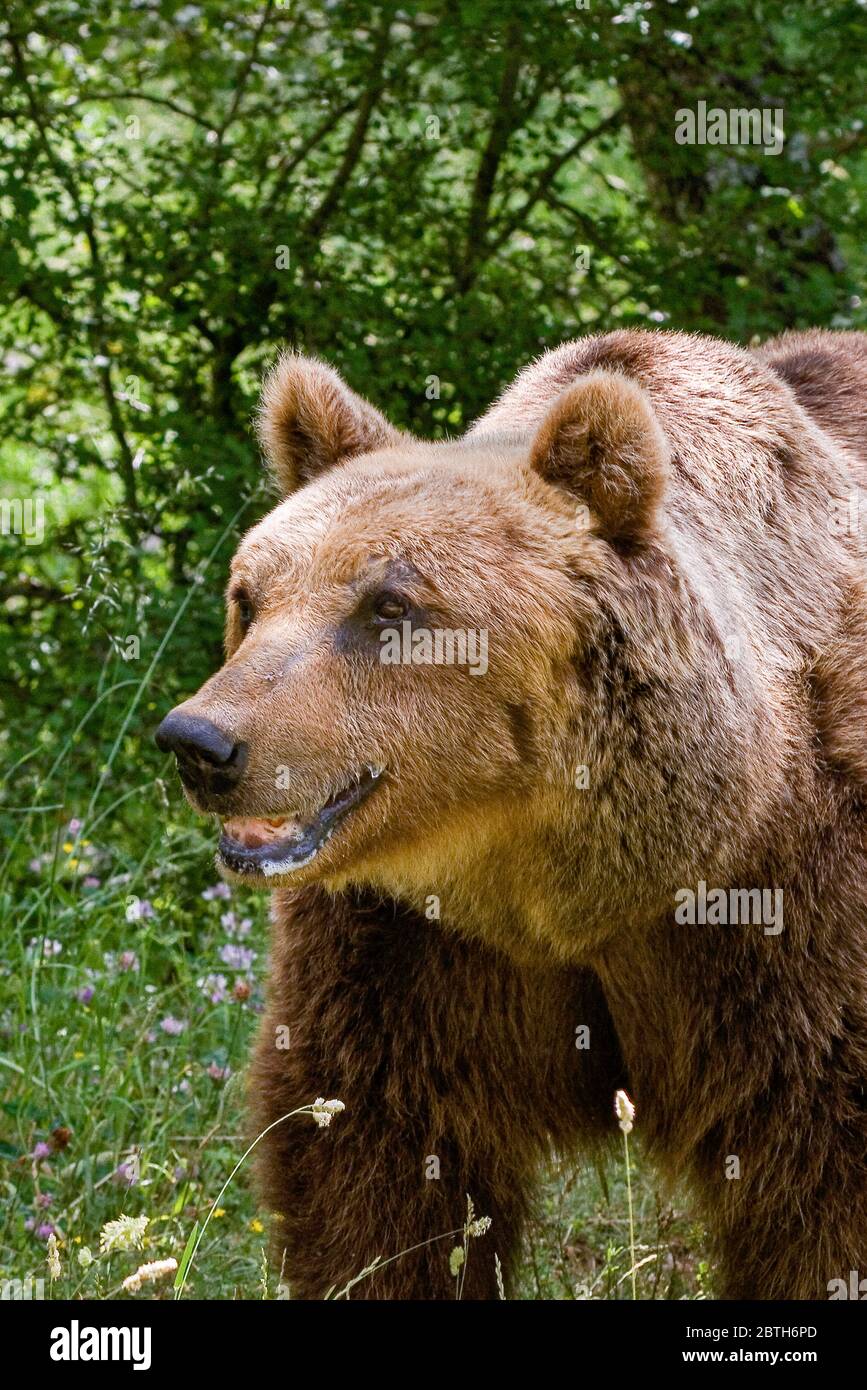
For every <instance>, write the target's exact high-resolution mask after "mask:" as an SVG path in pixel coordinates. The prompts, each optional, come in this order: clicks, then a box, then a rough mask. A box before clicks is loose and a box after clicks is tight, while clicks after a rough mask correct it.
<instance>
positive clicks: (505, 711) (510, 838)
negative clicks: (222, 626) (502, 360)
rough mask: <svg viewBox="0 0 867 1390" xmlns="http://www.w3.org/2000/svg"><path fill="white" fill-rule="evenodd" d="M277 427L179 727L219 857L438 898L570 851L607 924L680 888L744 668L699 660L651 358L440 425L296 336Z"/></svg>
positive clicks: (242, 871)
mask: <svg viewBox="0 0 867 1390" xmlns="http://www.w3.org/2000/svg"><path fill="white" fill-rule="evenodd" d="M260 435H261V439H262V442H263V446H264V449H265V451H266V453H267V455H268V458H269V460H270V464H271V467H272V470H273V473H274V475H275V478H276V480H277V483H278V485H279V487H280V490H281V493H282V495H283V498H284V500H282V501H281V502H280V503H279V505H278V506H276V507H275V508H274V510H273V511H272V512H271V513H270V514H269V515H268V516H266V517H265V519H264V520H263V521H261V522H260V523H259V524H258V525H256V526H255V527H254V528H253V529H252V530H251V531H250V532H249V533H248V534H247V535H246V536H245V537H244V539H243V541H242V543H241V545H240V547H239V549H238V552H237V554H236V556H235V558H234V561H233V563H232V568H231V578H230V580H229V585H228V592H227V609H228V616H227V623H226V661H225V664H224V665H223V667H222V669H221V670H219V671H218V672H217V673H216V674H215V675H214V676H212V677H211V678H210V679H209V680H208V681H207V682H206V683H205V685H204V686H203V687H202V688H201V690H199V692H198V693H197V694H196V695H194V696H193V697H192V698H191V699H189V700H187V701H186V702H185V703H184V704H182V705H180V706H179V707H178V708H177V709H175V710H174V711H172V713H171V714H170V715H169V716H168V717H167V718H166V719H165V721H164V722H163V724H162V725H161V727H160V730H159V732H158V736H157V739H158V743H159V744H160V746H161V747H163V748H166V749H172V750H173V751H174V752H175V754H176V756H177V760H178V765H179V770H180V774H181V778H182V780H183V783H184V786H185V789H186V792H187V795H188V797H189V799H190V801H191V802H192V804H193V805H194V806H195V807H197V808H198V809H199V810H201V811H203V812H208V813H213V814H216V815H217V816H218V817H219V818H220V820H221V821H222V837H221V839H220V845H219V852H218V865H219V868H220V870H221V872H222V873H224V874H225V875H227V876H228V877H230V878H234V879H236V880H244V881H247V882H251V883H257V884H263V885H264V884H267V885H269V886H272V887H281V888H282V887H298V886H304V885H307V884H310V883H313V882H319V883H322V884H324V885H325V886H326V887H327V888H329V889H330V890H333V891H336V890H338V889H341V888H344V887H346V886H347V885H349V884H361V885H369V886H373V887H376V888H379V889H383V890H389V891H391V892H395V893H401V894H403V895H406V896H408V897H410V898H415V899H417V900H418V901H420V902H424V901H425V900H426V899H427V897H428V896H429V895H436V894H438V893H440V892H441V891H444V889H445V885H446V884H452V885H463V887H460V888H459V887H457V886H456V887H455V893H456V895H457V896H459V897H460V896H461V895H463V898H466V897H468V895H469V896H472V894H473V893H475V897H476V899H478V896H479V892H481V891H482V890H481V889H479V888H478V884H477V878H478V875H479V874H481V873H484V874H486V875H487V880H488V884H489V891H490V893H491V894H493V895H494V896H495V897H496V895H497V893H498V892H500V890H502V899H503V902H505V901H506V900H507V899H508V898H509V897H510V895H511V896H512V897H514V894H515V893H520V892H521V891H522V888H526V891H527V892H528V893H530V892H531V891H532V893H534V894H535V895H536V896H537V897H538V896H539V894H540V893H541V895H542V896H543V897H544V895H545V891H546V889H545V883H544V875H548V882H549V884H550V881H551V879H550V875H551V874H553V875H554V876H555V881H556V882H557V883H558V884H559V886H560V888H561V890H562V889H564V887H565V889H566V892H565V893H564V892H563V891H561V892H560V894H559V899H560V901H569V902H570V903H571V908H570V917H571V921H572V926H571V928H570V929H571V930H573V931H574V930H575V927H574V914H575V913H579V914H580V915H581V917H580V920H581V921H582V922H583V923H584V927H585V933H586V934H588V935H589V934H591V933H592V930H593V923H594V922H599V923H600V924H601V922H602V919H603V917H604V919H605V921H606V922H607V921H609V920H611V917H612V913H613V914H614V915H615V916H616V913H617V911H618V910H619V909H623V910H626V909H627V908H629V909H634V908H635V906H636V898H637V897H642V896H643V897H644V898H648V897H651V898H652V897H654V895H655V897H656V899H658V900H659V901H662V900H663V898H664V895H665V894H667V893H668V894H670V891H671V883H672V882H675V883H676V882H678V881H684V880H683V878H682V877H681V878H680V879H679V878H678V875H683V874H684V873H685V872H687V869H686V866H685V865H684V860H683V856H684V852H685V849H684V847H685V846H686V845H687V844H688V845H689V846H690V847H691V848H692V850H694V851H695V852H696V854H698V855H699V856H700V855H701V854H702V853H703V852H706V854H707V855H710V854H711V852H712V846H713V843H714V839H715V837H719V836H720V833H721V832H720V830H719V827H715V828H708V829H707V831H706V843H703V833H702V831H701V830H700V829H696V828H695V827H693V828H692V830H691V831H690V832H689V833H687V831H686V827H685V821H684V818H685V817H688V816H689V815H690V814H691V813H692V812H695V811H696V809H698V808H700V807H701V806H702V805H703V804H704V803H705V799H706V797H707V796H709V795H714V796H717V797H719V796H720V795H724V794H725V788H726V783H727V781H728V780H729V777H728V774H727V773H726V771H725V768H726V762H725V758H724V756H722V757H718V758H716V760H715V762H714V759H713V756H712V754H711V745H712V744H713V742H714V740H715V739H716V740H719V739H720V738H722V739H723V741H724V742H725V741H726V739H727V716H726V708H727V704H726V695H727V694H730V693H731V692H730V690H729V687H728V685H727V676H726V673H725V672H724V671H723V670H722V665H723V664H724V663H721V662H720V661H717V663H716V674H715V675H713V676H712V677H709V676H708V669H709V668H708V663H707V661H706V660H702V659H699V658H698V657H697V656H696V642H697V639H696V636H695V624H694V622H692V619H693V618H694V615H693V614H689V613H686V612H685V611H684V595H683V591H682V586H681V584H680V581H679V577H678V575H677V573H676V570H675V567H674V566H673V564H672V561H671V558H670V555H669V553H668V551H667V550H666V547H665V545H664V544H663V542H662V540H661V538H660V537H661V531H662V529H664V520H663V518H662V512H663V511H664V494H665V489H666V480H667V477H668V474H669V463H670V460H669V445H668V442H667V438H666V435H665V433H664V431H663V429H662V428H661V426H660V423H659V421H658V419H657V416H656V414H655V412H654V409H653V407H652V405H651V402H650V400H649V398H648V396H647V395H646V394H645V392H644V391H643V390H642V388H641V387H640V386H639V385H638V384H637V383H636V382H635V381H634V380H632V379H630V378H629V377H628V376H626V375H624V374H623V373H621V372H619V371H616V370H615V371H604V370H600V371H592V372H589V373H588V374H586V375H584V376H582V377H580V378H579V379H577V380H575V381H574V382H572V383H571V384H570V385H568V386H567V387H566V388H565V389H564V390H562V392H561V393H560V394H558V395H556V397H555V398H554V399H553V400H552V402H551V403H550V404H549V405H548V406H547V409H546V412H545V413H544V414H543V416H542V418H541V420H540V422H539V423H537V424H536V425H535V426H534V427H532V428H529V429H525V428H518V429H517V430H516V431H515V432H514V433H509V432H506V433H503V432H497V433H488V432H486V431H485V428H484V422H482V425H481V427H480V426H478V425H477V426H476V427H475V429H474V430H473V431H471V432H470V433H469V434H468V435H467V436H465V437H464V438H463V439H460V440H458V441H454V442H445V443H436V444H432V443H425V442H422V441H420V440H417V439H415V438H413V437H411V436H409V435H407V434H404V433H402V432H401V431H399V430H397V429H395V428H393V427H392V426H391V425H390V424H389V423H388V422H387V421H386V420H385V419H384V418H383V416H382V415H380V414H379V412H378V411H377V410H375V409H374V408H373V407H372V406H370V405H369V404H368V403H367V402H365V401H363V400H361V399H360V398H359V397H357V396H356V395H355V394H354V393H353V392H352V391H351V390H350V389H349V388H348V387H347V386H346V385H345V384H344V383H343V381H342V380H341V379H340V377H339V376H338V375H337V374H336V373H335V372H333V371H332V370H331V369H330V368H328V367H326V366H325V365H323V364H322V363H320V362H318V361H315V360H312V359H309V358H304V357H300V356H294V355H290V356H286V357H284V358H283V359H282V361H281V362H280V363H279V364H278V366H277V367H276V369H275V370H274V371H273V373H272V374H271V376H270V378H269V379H268V380H267V382H266V385H265V389H264V393H263V400H262V406H261V412H260ZM687 606H688V604H687ZM698 640H699V644H700V639H698ZM709 640H710V639H709ZM714 640H715V639H714ZM738 717H739V718H740V726H739V728H738V730H737V733H738V736H739V737H740V736H742V735H743V733H744V729H743V718H742V713H741V712H740V711H739V712H738ZM728 732H730V731H728ZM729 751H730V750H729ZM708 754H711V765H712V767H713V774H712V777H711V778H710V780H709V781H708V780H707V779H703V776H702V771H701V769H702V765H703V763H702V759H703V757H704V756H705V755H708ZM645 764H648V766H649V771H648V766H645ZM731 776H732V777H735V778H736V773H732V774H731ZM655 796H656V797H657V798H661V802H662V814H660V808H659V807H657V809H656V811H655V812H654V817H653V819H654V823H653V825H652V826H650V824H649V820H650V812H649V806H650V804H651V803H652V801H653V799H654V797H655ZM667 798H670V799H671V800H672V802H673V803H676V805H677V808H678V810H677V814H672V816H668V815H667V811H666V800H667ZM669 809H670V808H669ZM707 819H708V818H707V817H706V816H705V817H704V819H702V820H701V826H702V827H704V826H706V824H707ZM722 838H723V839H724V838H725V837H724V836H722ZM698 862H702V861H701V860H700V859H699V861H698ZM705 862H707V860H706V861H705ZM540 875H542V881H541V882H540ZM685 881H689V880H688V879H687V880H685ZM603 882H604V883H605V884H606V885H607V899H606V901H605V903H604V905H603V904H602V903H601V900H600V894H601V885H602V883H603ZM467 884H476V887H475V888H473V889H472V890H470V889H469V888H467V887H466V885H467ZM510 884H511V887H510V886H509V885H510ZM612 885H613V886H612ZM570 894H571V897H570ZM463 898H462V910H464V911H466V910H469V909H468V908H467V907H466V904H465V903H464V902H463ZM668 900H669V899H666V901H668ZM648 909H650V904H649V903H648ZM504 910H505V909H504ZM527 930H529V931H530V932H531V934H532V929H531V928H527ZM564 930H566V928H565V926H564Z"/></svg>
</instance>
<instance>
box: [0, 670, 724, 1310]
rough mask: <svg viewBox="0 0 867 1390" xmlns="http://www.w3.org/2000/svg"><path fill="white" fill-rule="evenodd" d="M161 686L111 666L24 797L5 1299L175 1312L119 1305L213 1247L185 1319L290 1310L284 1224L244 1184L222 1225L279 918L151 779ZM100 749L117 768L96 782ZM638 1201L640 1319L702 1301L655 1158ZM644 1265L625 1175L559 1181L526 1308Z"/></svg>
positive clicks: (10, 929) (19, 818)
mask: <svg viewBox="0 0 867 1390" xmlns="http://www.w3.org/2000/svg"><path fill="white" fill-rule="evenodd" d="M160 650H162V648H161V649H160ZM154 665H155V663H154V662H152V663H151V665H150V667H149V668H148V670H147V672H146V674H145V676H143V677H139V678H136V677H135V676H133V675H132V673H131V671H130V670H129V668H125V667H124V666H123V664H122V663H120V662H119V661H118V658H117V656H116V654H114V655H113V656H112V657H111V658H110V659H109V661H108V662H107V666H106V669H105V670H104V671H103V672H102V674H101V675H100V676H99V677H98V680H97V695H96V698H95V699H94V700H93V701H92V703H91V705H90V706H89V708H87V710H86V711H85V713H84V715H83V716H82V718H81V719H80V720H79V721H78V724H77V727H76V726H75V724H73V726H72V732H68V731H65V732H60V731H58V730H63V729H64V723H63V721H61V722H60V724H59V725H58V726H57V727H56V728H55V729H54V731H53V732H52V731H48V732H43V734H42V735H41V736H40V737H39V738H38V739H37V740H35V742H34V745H33V746H32V747H31V748H30V749H29V751H28V752H27V753H26V754H25V756H24V757H23V758H21V759H19V760H18V763H17V764H15V765H12V766H10V767H9V769H8V770H7V773H6V777H5V782H4V800H5V807H4V809H5V811H6V813H7V815H6V819H7V823H8V825H9V826H10V827H11V828H10V830H9V831H8V832H7V833H6V834H5V835H4V837H3V839H2V848H0V861H2V874H0V882H2V885H3V887H2V895H0V905H2V908H0V910H2V929H0V930H2V946H3V949H2V961H3V965H2V967H0V1074H2V1095H3V1099H2V1101H0V1191H2V1202H0V1280H3V1279H22V1280H26V1279H28V1278H36V1279H39V1278H42V1279H44V1280H45V1292H46V1294H47V1296H50V1297H55V1298H72V1297H75V1298H101V1299H105V1298H128V1297H135V1298H138V1299H143V1298H171V1297H172V1296H173V1292H172V1281H171V1279H170V1278H166V1279H164V1280H163V1281H161V1282H160V1283H158V1284H152V1285H151V1284H145V1285H144V1287H143V1288H142V1289H141V1291H140V1292H137V1293H134V1294H128V1293H126V1292H124V1290H123V1289H122V1281H123V1279H124V1278H126V1277H127V1276H129V1275H130V1274H131V1273H132V1272H133V1271H134V1270H135V1268H136V1267H137V1265H138V1264H140V1263H142V1262H145V1261H147V1262H151V1261H155V1260H167V1259H174V1260H177V1261H178V1262H179V1263H182V1262H183V1257H184V1252H185V1251H186V1252H187V1254H188V1255H189V1253H190V1251H191V1249H192V1243H191V1233H193V1232H194V1233H195V1235H194V1239H195V1241H196V1242H198V1246H197V1249H196V1255H195V1260H194V1262H193V1263H192V1264H191V1265H190V1266H189V1268H188V1269H187V1270H186V1283H185V1288H184V1293H183V1296H184V1297H196V1298H206V1299H234V1298H244V1299H260V1298H273V1297H276V1296H278V1295H279V1290H278V1276H277V1274H276V1272H275V1271H273V1270H272V1269H270V1268H269V1267H268V1263H267V1260H266V1256H265V1246H266V1229H265V1228H266V1224H267V1220H268V1215H267V1213H265V1212H261V1211H257V1209H256V1206H255V1202H254V1197H253V1194H252V1190H251V1186H250V1183H249V1179H248V1172H247V1169H246V1166H245V1167H242V1168H241V1170H240V1171H239V1173H238V1175H237V1176H236V1177H235V1178H234V1180H233V1181H232V1182H230V1183H229V1184H228V1186H227V1187H226V1190H225V1193H224V1194H223V1195H222V1196H221V1197H220V1200H219V1203H218V1204H217V1206H216V1208H215V1210H214V1211H213V1214H212V1216H211V1219H210V1221H208V1222H207V1223H206V1217H207V1216H208V1213H209V1211H210V1209H211V1207H212V1205H213V1204H214V1200H215V1198H216V1197H217V1195H218V1194H219V1193H220V1192H221V1189H222V1188H223V1185H224V1184H225V1183H226V1180H227V1178H228V1177H229V1176H230V1174H231V1173H232V1170H233V1168H234V1167H235V1165H236V1164H237V1163H238V1160H239V1159H240V1158H241V1156H242V1154H243V1153H244V1150H245V1148H246V1146H247V1142H248V1140H247V1136H246V1134H245V1124H244V1113H243V1109H244V1106H243V1101H244V1071H245V1067H246V1063H247V1058H248V1055H249V1051H250V1046H251V1041H252V1037H253V1034H254V1032H255V1030H256V1026H257V1017H258V1014H259V1012H260V1011H261V1008H262V998H263V977H264V972H265V968H266V953H267V899H266V895H264V894H253V893H250V892H244V893H243V894H240V893H239V894H233V895H229V890H228V888H227V887H226V886H225V885H220V884H218V882H217V881H216V877H215V874H214V870H213V868H212V860H213V842H212V838H211V837H210V836H209V834H208V833H207V832H206V831H205V830H204V829H203V828H202V826H201V823H200V822H198V821H197V820H196V819H195V818H194V817H193V815H192V812H190V811H188V809H187V808H186V807H185V806H184V804H183V803H182V801H181V799H180V797H179V796H178V795H177V793H176V791H175V788H174V786H172V788H171V792H170V791H169V790H168V789H167V786H166V783H165V782H163V780H162V778H161V776H160V774H161V773H162V774H163V775H166V776H167V775H168V767H167V766H165V767H163V766H162V765H161V764H154V763H152V761H151V760H152V759H153V757H154V754H153V753H152V752H151V751H150V749H149V745H148V743H147V742H146V738H147V734H148V731H149V727H150V725H151V723H153V721H154V719H155V717H156V713H155V710H156V705H155V702H154V701H151V702H149V703H145V701H144V696H145V694H146V692H147V687H148V683H149V680H150V678H151V676H152V674H153V670H154ZM97 719H99V720H100V721H101V723H100V736H99V738H97V737H96V735H95V734H94V732H93V728H94V721H95V720H97ZM93 747H98V748H100V749H105V750H106V752H105V754H104V761H103V762H102V763H101V764H100V765H99V766H94V765H93V762H94V759H93V753H92V751H91V750H92V748H93ZM121 770H122V771H121ZM314 1099H315V1098H314V1097H313V1096H311V1097H310V1100H311V1101H313V1100H314ZM612 1102H613V1097H612ZM335 1122H336V1123H338V1124H339V1123H340V1117H339V1116H338V1117H337V1120H336V1121H335ZM291 1123H312V1121H311V1119H310V1118H309V1117H307V1116H299V1117H298V1118H296V1119H295V1120H293V1121H291ZM615 1124H616V1121H615V1117H614V1113H613V1109H612V1127H613V1126H614V1125H615ZM639 1136H640V1117H639V1124H638V1128H637V1130H636V1137H639ZM632 1157H633V1160H634V1151H633V1155H632ZM632 1199H633V1203H634V1218H635V1232H636V1236H635V1239H636V1258H635V1264H636V1270H635V1274H634V1278H635V1280H636V1292H637V1296H638V1297H639V1298H682V1297H700V1296H702V1295H703V1293H704V1292H705V1291H706V1287H707V1280H708V1272H707V1267H706V1265H705V1264H704V1263H703V1261H702V1255H701V1249H702V1244H701V1233H700V1232H698V1231H696V1230H695V1229H693V1228H692V1226H691V1225H690V1223H689V1221H688V1219H687V1218H686V1217H685V1216H684V1215H683V1214H682V1212H681V1209H680V1206H679V1204H676V1205H675V1206H671V1205H665V1204H663V1203H662V1201H661V1199H660V1198H659V1196H658V1194H657V1192H656V1190H655V1186H654V1182H653V1180H652V1178H651V1177H650V1176H649V1175H648V1174H647V1173H646V1172H644V1171H643V1169H642V1166H641V1162H640V1158H639V1159H638V1160H637V1162H635V1161H633V1169H632ZM121 1215H123V1216H126V1217H147V1218H148V1222H147V1226H146V1229H145V1230H144V1233H143V1237H142V1239H141V1242H140V1244H138V1245H137V1246H136V1248H124V1247H123V1245H122V1244H121V1246H120V1247H119V1248H117V1249H115V1250H113V1251H112V1252H110V1253H106V1254H100V1250H99V1246H100V1232H101V1230H102V1229H103V1227H104V1226H105V1225H106V1223H108V1222H110V1221H116V1220H117V1219H118V1218H119V1217H120V1216H121ZM484 1215H485V1213H484V1212H481V1211H480V1212H479V1213H478V1216H480V1217H481V1216H484ZM51 1233H54V1234H55V1236H56V1240H57V1247H58V1255H59V1261H60V1273H59V1274H58V1275H57V1276H56V1277H55V1278H53V1279H49V1278H48V1265H47V1255H48V1237H49V1235H50V1234H51ZM449 1250H450V1245H449V1243H448V1242H443V1251H444V1254H443V1258H444V1259H448V1257H449ZM398 1253H399V1252H397V1251H389V1250H383V1251H382V1252H381V1254H382V1258H383V1259H387V1258H389V1257H392V1256H394V1255H397V1254H398ZM89 1257H90V1258H89ZM474 1258H478V1255H475V1256H474ZM631 1263H632V1262H631V1260H630V1231H629V1220H628V1199H627V1192H626V1188H625V1168H624V1164H623V1162H622V1161H621V1162H620V1163H619V1164H618V1163H615V1162H612V1163H611V1165H610V1166H609V1169H608V1171H607V1172H606V1173H597V1172H594V1171H592V1170H591V1171H587V1170H582V1172H581V1173H576V1172H575V1171H572V1170H570V1169H568V1168H567V1167H566V1166H564V1165H555V1166H554V1167H553V1168H552V1170H551V1171H550V1172H549V1173H548V1174H547V1175H542V1178H541V1184H540V1194H539V1202H538V1211H537V1215H536V1217H535V1218H534V1220H533V1222H532V1223H531V1226H530V1229H529V1231H528V1235H527V1242H526V1251H525V1259H524V1261H523V1265H522V1272H521V1277H520V1281H519V1287H518V1290H517V1296H518V1297H520V1298H524V1299H569V1298H579V1299H582V1298H606V1299H618V1298H619V1299H622V1298H628V1297H632V1277H633V1276H632V1274H631V1273H630V1271H631ZM56 1268H57V1265H56V1263H55V1270H56ZM182 1272H183V1271H182ZM358 1273H359V1274H360V1273H361V1263H360V1266H359V1271H358ZM459 1288H460V1277H458V1279H457V1289H458V1291H459ZM350 1296H351V1292H350Z"/></svg>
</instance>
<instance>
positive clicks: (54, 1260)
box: [47, 1234, 60, 1279]
mask: <svg viewBox="0 0 867 1390" xmlns="http://www.w3.org/2000/svg"><path fill="white" fill-rule="evenodd" d="M47 1259H48V1273H49V1274H50V1275H51V1278H52V1279H59V1278H60V1251H59V1250H58V1248H57V1236H56V1235H54V1234H52V1235H50V1236H49V1237H48V1256H47Z"/></svg>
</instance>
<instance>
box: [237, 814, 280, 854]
mask: <svg viewBox="0 0 867 1390" xmlns="http://www.w3.org/2000/svg"><path fill="white" fill-rule="evenodd" d="M297 826H298V822H297V821H293V820H291V819H290V818H289V817H288V816H281V817H279V819H277V820H259V819H257V818H256V817H255V816H244V817H240V816H238V817H235V818H234V819H232V820H227V821H224V822H223V832H224V834H226V835H228V836H230V838H231V839H233V840H235V841H237V843H238V844H239V845H243V846H244V848H245V849H262V847H263V846H264V845H272V844H275V843H276V842H277V841H278V840H285V839H286V837H287V835H289V834H290V833H291V832H292V830H294V829H296V828H297Z"/></svg>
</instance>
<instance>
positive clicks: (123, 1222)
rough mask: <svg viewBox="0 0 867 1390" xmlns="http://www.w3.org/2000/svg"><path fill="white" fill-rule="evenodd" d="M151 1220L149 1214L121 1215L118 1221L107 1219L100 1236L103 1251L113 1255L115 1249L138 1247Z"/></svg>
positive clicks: (104, 1253) (133, 1248) (100, 1246)
mask: <svg viewBox="0 0 867 1390" xmlns="http://www.w3.org/2000/svg"><path fill="white" fill-rule="evenodd" d="M149 1220H150V1217H147V1216H119V1217H118V1219H117V1220H116V1221H106V1223H105V1225H104V1226H103V1228H102V1231H101V1233H100V1237H99V1248H100V1251H101V1253H102V1254H103V1255H111V1254H112V1253H113V1252H114V1251H115V1250H136V1249H138V1248H139V1247H140V1246H141V1243H142V1240H143V1239H144V1233H145V1228H146V1227H147V1224H148V1221H149Z"/></svg>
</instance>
